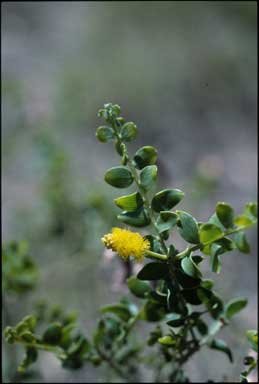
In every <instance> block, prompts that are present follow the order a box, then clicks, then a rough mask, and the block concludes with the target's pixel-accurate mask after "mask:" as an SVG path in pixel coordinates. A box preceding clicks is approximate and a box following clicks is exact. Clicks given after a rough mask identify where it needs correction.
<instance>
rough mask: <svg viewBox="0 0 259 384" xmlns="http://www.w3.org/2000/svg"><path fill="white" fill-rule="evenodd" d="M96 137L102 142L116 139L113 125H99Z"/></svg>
mask: <svg viewBox="0 0 259 384" xmlns="http://www.w3.org/2000/svg"><path fill="white" fill-rule="evenodd" d="M96 137H97V139H98V140H99V141H100V142H101V143H107V142H108V141H111V140H113V139H114V131H113V129H112V128H111V127H99V128H97V131H96Z"/></svg>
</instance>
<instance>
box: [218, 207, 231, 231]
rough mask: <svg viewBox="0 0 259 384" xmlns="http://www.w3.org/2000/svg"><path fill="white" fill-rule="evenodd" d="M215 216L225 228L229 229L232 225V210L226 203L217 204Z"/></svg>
mask: <svg viewBox="0 0 259 384" xmlns="http://www.w3.org/2000/svg"><path fill="white" fill-rule="evenodd" d="M216 214H217V216H218V219H219V220H220V222H221V223H222V224H223V225H224V227H225V228H231V227H233V224H234V210H233V208H232V207H231V206H230V205H229V204H227V203H218V204H217V206H216Z"/></svg>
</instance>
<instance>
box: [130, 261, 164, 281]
mask: <svg viewBox="0 0 259 384" xmlns="http://www.w3.org/2000/svg"><path fill="white" fill-rule="evenodd" d="M168 273H169V268H168V265H167V264H166V263H158V262H154V263H149V264H146V265H144V267H143V268H142V269H141V271H140V272H139V273H138V275H137V278H138V279H140V280H161V279H165V278H166V277H167V276H168Z"/></svg>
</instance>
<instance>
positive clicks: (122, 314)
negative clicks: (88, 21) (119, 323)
mask: <svg viewBox="0 0 259 384" xmlns="http://www.w3.org/2000/svg"><path fill="white" fill-rule="evenodd" d="M100 311H101V313H114V314H115V315H116V316H118V317H119V318H120V319H122V320H124V321H128V320H129V318H130V317H131V312H130V310H129V309H128V308H127V307H126V306H125V305H123V304H111V305H106V306H105V307H102V308H101V309H100Z"/></svg>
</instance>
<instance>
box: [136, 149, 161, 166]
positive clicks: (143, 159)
mask: <svg viewBox="0 0 259 384" xmlns="http://www.w3.org/2000/svg"><path fill="white" fill-rule="evenodd" d="M133 161H134V163H135V166H136V168H138V169H142V168H144V167H146V166H147V165H153V164H155V163H156V161H157V150H156V149H155V148H154V147H151V146H145V147H142V148H140V149H138V150H137V152H136V154H135V156H134V158H133Z"/></svg>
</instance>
